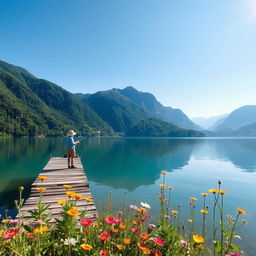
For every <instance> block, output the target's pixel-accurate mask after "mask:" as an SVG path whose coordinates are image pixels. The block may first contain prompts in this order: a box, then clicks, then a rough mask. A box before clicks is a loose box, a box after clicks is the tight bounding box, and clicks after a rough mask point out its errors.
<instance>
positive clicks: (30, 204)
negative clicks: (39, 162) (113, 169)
mask: <svg viewBox="0 0 256 256" xmlns="http://www.w3.org/2000/svg"><path fill="white" fill-rule="evenodd" d="M74 165H75V166H76V167H77V168H74V169H67V158H63V157H53V158H51V159H50V160H49V162H48V163H47V165H46V166H45V167H44V169H43V170H42V172H41V173H40V174H39V176H47V177H48V179H47V180H44V181H43V183H41V181H40V180H38V179H36V180H35V181H34V182H33V183H32V185H31V192H30V196H29V198H28V199H27V200H26V201H25V204H24V205H23V207H22V209H21V214H22V215H23V216H24V218H25V219H26V220H29V218H30V217H31V215H30V213H29V212H28V210H32V209H35V208H36V204H37V202H38V201H39V197H40V192H39V191H37V190H36V188H38V187H45V188H46V190H45V191H44V192H43V199H42V202H43V203H45V204H50V206H49V208H48V209H49V211H50V212H51V221H50V222H54V221H55V219H56V218H60V212H61V210H62V207H61V205H59V204H57V202H58V201H59V200H67V196H66V194H65V192H66V191H67V190H66V189H65V188H64V186H63V185H71V186H72V188H71V189H70V190H72V191H74V192H76V193H78V194H80V195H82V196H84V197H85V198H92V199H93V197H92V194H91V192H90V190H89V182H88V179H87V177H86V174H85V172H84V169H83V165H82V163H81V160H80V158H74ZM84 209H86V210H87V213H88V214H87V216H86V217H87V218H90V219H94V218H97V217H98V213H97V210H96V206H95V204H94V201H92V202H87V201H86V200H85V199H80V200H78V201H77V210H78V211H80V210H84Z"/></svg>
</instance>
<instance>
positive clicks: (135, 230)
mask: <svg viewBox="0 0 256 256" xmlns="http://www.w3.org/2000/svg"><path fill="white" fill-rule="evenodd" d="M131 230H132V232H133V233H138V232H139V229H138V228H131Z"/></svg>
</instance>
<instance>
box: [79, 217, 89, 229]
mask: <svg viewBox="0 0 256 256" xmlns="http://www.w3.org/2000/svg"><path fill="white" fill-rule="evenodd" d="M80 224H81V225H83V226H84V227H87V226H90V225H91V224H92V220H90V219H87V218H84V219H81V220H80Z"/></svg>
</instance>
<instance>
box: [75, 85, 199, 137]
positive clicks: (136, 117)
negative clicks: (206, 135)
mask: <svg viewBox="0 0 256 256" xmlns="http://www.w3.org/2000/svg"><path fill="white" fill-rule="evenodd" d="M76 96H77V97H78V98H79V99H80V100H82V101H84V102H86V103H87V104H88V105H89V106H90V107H91V108H92V109H93V110H94V111H95V112H96V113H97V114H98V115H99V116H100V117H101V118H102V119H103V120H104V121H106V122H107V123H108V124H109V125H110V126H111V127H112V128H113V129H114V130H115V131H116V132H121V133H124V132H125V131H126V130H127V129H129V128H130V127H132V126H134V125H135V124H137V123H138V122H139V121H141V120H144V119H146V118H150V117H153V118H158V119H161V120H163V121H166V122H169V123H173V124H174V125H176V126H179V127H181V128H187V129H200V127H199V126H198V125H196V124H194V123H193V122H192V121H191V120H190V119H189V118H188V117H187V116H186V115H185V114H184V113H183V112H182V111H181V110H179V109H173V108H170V107H164V106H163V105H162V104H161V103H160V102H158V101H157V100H156V98H155V97H154V96H153V95H152V94H150V93H145V92H139V91H137V90H136V89H135V88H133V87H131V86H130V87H127V88H125V89H112V90H108V91H101V92H97V93H95V94H91V95H90V94H81V93H79V94H76Z"/></svg>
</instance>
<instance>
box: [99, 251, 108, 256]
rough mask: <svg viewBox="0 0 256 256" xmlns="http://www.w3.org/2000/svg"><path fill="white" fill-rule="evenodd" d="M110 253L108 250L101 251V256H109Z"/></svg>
mask: <svg viewBox="0 0 256 256" xmlns="http://www.w3.org/2000/svg"><path fill="white" fill-rule="evenodd" d="M107 255H108V251H107V250H100V256H107Z"/></svg>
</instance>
